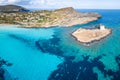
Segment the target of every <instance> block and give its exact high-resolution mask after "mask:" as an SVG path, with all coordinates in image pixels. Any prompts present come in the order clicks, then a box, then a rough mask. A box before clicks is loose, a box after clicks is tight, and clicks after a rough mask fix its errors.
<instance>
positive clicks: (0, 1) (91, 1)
mask: <svg viewBox="0 0 120 80" xmlns="http://www.w3.org/2000/svg"><path fill="white" fill-rule="evenodd" d="M7 4H17V5H21V6H24V7H26V8H30V9H56V8H63V7H73V8H76V9H120V5H119V4H120V0H0V5H7Z"/></svg>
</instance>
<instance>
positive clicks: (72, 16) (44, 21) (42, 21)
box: [0, 7, 101, 27]
mask: <svg viewBox="0 0 120 80" xmlns="http://www.w3.org/2000/svg"><path fill="white" fill-rule="evenodd" d="M0 10H1V9H0ZM100 17H101V16H100V15H99V14H98V13H79V12H77V11H75V10H74V9H73V8H72V7H67V8H62V9H57V10H54V11H49V10H41V11H34V12H17V13H14V12H12V13H3V12H2V13H0V24H19V25H21V26H23V27H51V26H64V27H68V26H73V25H77V24H85V23H88V22H91V21H94V20H97V19H98V18H100Z"/></svg>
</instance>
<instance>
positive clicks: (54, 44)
mask: <svg viewBox="0 0 120 80" xmlns="http://www.w3.org/2000/svg"><path fill="white" fill-rule="evenodd" d="M78 11H79V12H98V13H99V14H101V15H102V18H100V19H99V20H97V21H94V22H91V23H88V24H84V25H75V26H72V27H67V28H65V27H58V26H56V27H51V28H17V26H14V25H13V26H9V25H7V26H6V25H0V80H120V10H78ZM97 24H103V25H105V26H107V27H108V28H112V34H111V35H110V36H108V37H107V38H104V39H102V40H101V41H99V42H95V43H94V44H92V45H91V46H84V45H83V44H81V43H79V42H78V41H76V40H75V39H74V38H73V37H72V36H71V33H72V32H73V31H75V30H76V29H78V28H81V27H84V28H92V27H94V26H95V25H97Z"/></svg>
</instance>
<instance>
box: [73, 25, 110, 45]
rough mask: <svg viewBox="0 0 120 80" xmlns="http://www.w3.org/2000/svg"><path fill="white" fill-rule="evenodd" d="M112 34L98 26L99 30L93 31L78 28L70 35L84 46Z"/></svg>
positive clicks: (107, 29)
mask: <svg viewBox="0 0 120 80" xmlns="http://www.w3.org/2000/svg"><path fill="white" fill-rule="evenodd" d="M111 33H112V30H111V29H109V28H105V27H104V26H103V25H100V26H99V28H95V29H85V28H79V29H77V30H76V31H75V32H73V33H72V36H73V37H75V38H76V40H77V41H79V42H81V43H84V44H91V43H93V42H94V41H99V40H101V39H103V38H105V37H107V36H108V35H110V34H111Z"/></svg>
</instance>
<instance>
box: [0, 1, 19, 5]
mask: <svg viewBox="0 0 120 80" xmlns="http://www.w3.org/2000/svg"><path fill="white" fill-rule="evenodd" d="M20 1H21V0H0V5H4V4H14V3H17V2H20Z"/></svg>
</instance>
